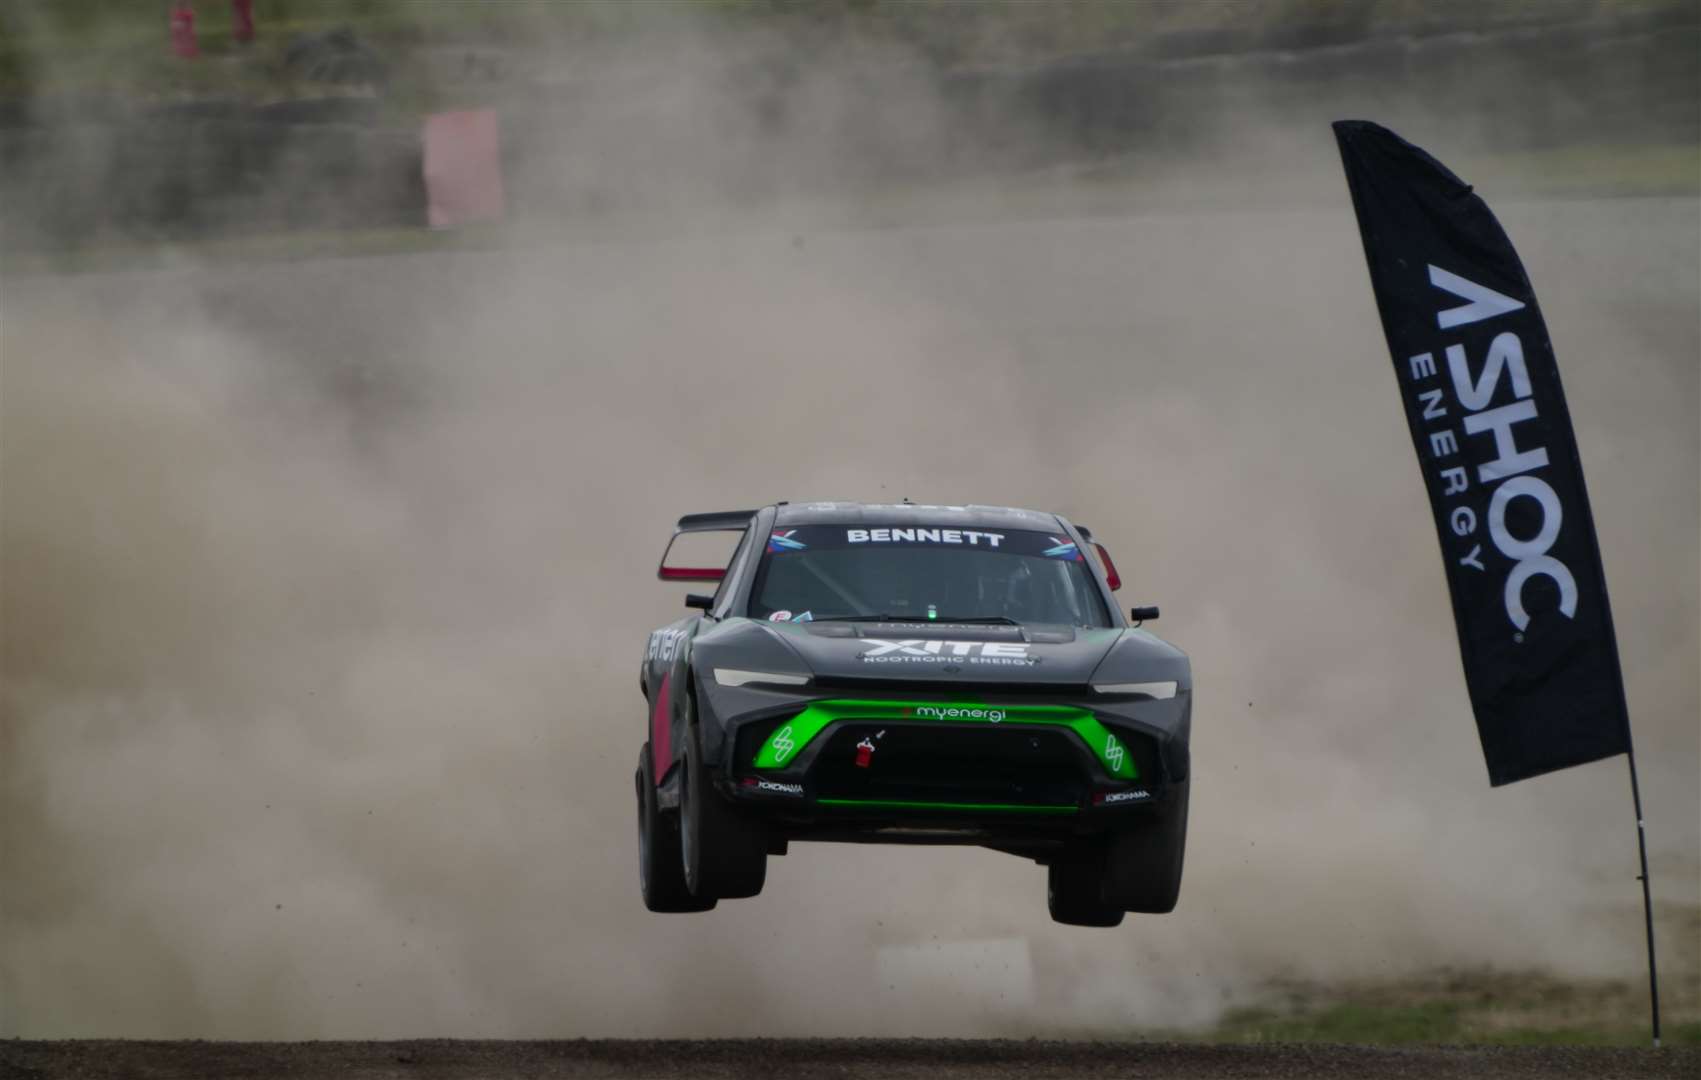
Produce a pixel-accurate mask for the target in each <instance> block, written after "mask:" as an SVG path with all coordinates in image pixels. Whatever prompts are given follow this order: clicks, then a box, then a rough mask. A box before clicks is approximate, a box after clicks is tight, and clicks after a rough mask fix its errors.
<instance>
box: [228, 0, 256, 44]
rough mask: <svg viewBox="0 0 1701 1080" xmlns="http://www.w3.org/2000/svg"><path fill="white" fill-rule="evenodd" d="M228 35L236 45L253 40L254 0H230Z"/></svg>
mask: <svg viewBox="0 0 1701 1080" xmlns="http://www.w3.org/2000/svg"><path fill="white" fill-rule="evenodd" d="M230 36H231V37H232V38H233V39H234V40H235V41H236V43H237V44H238V45H246V44H248V43H249V42H250V41H253V40H254V0H230Z"/></svg>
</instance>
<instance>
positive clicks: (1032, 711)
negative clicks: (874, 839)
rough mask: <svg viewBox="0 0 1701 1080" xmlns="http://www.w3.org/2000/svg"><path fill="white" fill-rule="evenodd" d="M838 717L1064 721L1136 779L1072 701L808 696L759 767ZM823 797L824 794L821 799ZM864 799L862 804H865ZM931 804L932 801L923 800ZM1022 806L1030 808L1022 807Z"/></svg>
mask: <svg viewBox="0 0 1701 1080" xmlns="http://www.w3.org/2000/svg"><path fill="white" fill-rule="evenodd" d="M840 720H870V721H875V722H879V721H882V720H890V721H894V722H901V723H906V724H916V723H921V724H927V723H940V724H1018V725H1023V726H1027V725H1043V726H1047V727H1066V728H1068V729H1069V730H1071V731H1073V732H1074V733H1075V734H1076V735H1077V736H1079V737H1080V739H1081V741H1083V742H1085V743H1086V744H1087V746H1088V748H1089V749H1091V750H1092V752H1093V756H1095V757H1097V758H1098V760H1099V764H1100V765H1103V766H1104V770H1105V772H1107V773H1109V774H1110V775H1111V776H1113V777H1115V778H1116V779H1118V780H1138V779H1139V778H1140V774H1139V771H1138V770H1137V769H1135V767H1134V755H1133V754H1130V753H1129V752H1128V748H1127V747H1126V746H1123V745H1122V740H1120V739H1118V738H1117V737H1116V735H1115V734H1114V733H1113V732H1112V731H1111V730H1110V729H1109V728H1107V727H1105V726H1104V725H1103V724H1101V723H1099V720H1098V717H1096V716H1094V715H1093V714H1092V713H1090V712H1088V711H1087V710H1085V709H1077V708H1075V707H1074V706H1072V705H977V704H972V703H958V704H945V703H938V704H936V703H934V702H929V701H854V700H844V699H834V700H831V701H816V702H811V703H810V704H809V706H808V707H807V708H805V709H804V710H803V711H802V712H800V713H798V714H797V715H796V716H794V717H792V718H791V719H790V720H787V721H786V722H785V723H783V724H781V725H780V726H779V727H777V728H775V729H774V733H773V734H772V735H769V736H768V741H767V742H765V743H763V744H762V748H761V749H760V750H758V751H757V752H756V760H755V762H753V764H754V765H755V767H756V768H758V769H783V768H785V766H786V764H787V763H788V762H790V761H791V760H792V759H794V758H796V757H797V755H798V754H800V753H801V752H802V751H803V748H804V747H806V746H808V745H809V743H810V742H811V741H812V740H813V739H814V738H815V737H816V736H817V735H819V734H821V732H823V731H825V730H826V729H827V727H828V725H830V724H833V723H835V722H837V721H840ZM825 801H826V800H823V802H825ZM864 805H866V804H864ZM926 805H934V804H926ZM1022 809H1035V808H1034V807H1023V808H1022Z"/></svg>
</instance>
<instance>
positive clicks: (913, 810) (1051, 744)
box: [636, 503, 1192, 926]
mask: <svg viewBox="0 0 1701 1080" xmlns="http://www.w3.org/2000/svg"><path fill="white" fill-rule="evenodd" d="M710 531H727V532H737V533H740V534H742V535H741V538H740V540H739V541H738V546H737V549H736V550H735V551H734V553H733V555H732V558H731V560H730V562H729V564H728V565H727V566H726V567H725V568H724V569H721V568H701V567H697V568H692V567H672V566H669V565H668V562H667V554H666V553H664V554H663V556H662V566H661V569H660V571H659V576H660V577H661V579H662V580H664V581H718V582H719V583H720V584H719V587H718V588H717V590H716V592H715V594H714V595H713V596H712V597H711V596H688V597H686V600H685V603H686V606H687V607H691V608H694V609H697V610H698V611H699V612H701V613H700V614H694V615H691V616H689V617H687V618H685V619H682V620H680V621H678V622H675V623H672V624H670V625H668V626H666V627H663V628H662V629H660V630H657V631H656V632H655V633H653V634H651V635H650V641H649V649H648V652H647V653H646V656H645V659H644V666H643V671H642V675H641V677H640V682H641V685H642V688H643V692H644V696H645V698H646V699H648V702H649V714H650V719H649V741H648V742H647V743H646V744H645V746H644V748H643V750H642V751H641V752H640V753H639V755H638V773H637V777H636V784H637V795H638V831H639V852H640V884H641V887H642V890H643V896H644V903H645V905H646V906H647V907H648V908H649V909H650V910H651V911H706V910H708V909H710V908H712V907H714V906H715V904H716V902H717V901H719V900H723V899H728V898H732V897H744V896H754V895H756V894H757V893H758V892H760V891H761V889H762V883H763V879H764V877H765V876H766V873H767V860H768V857H769V856H770V855H783V854H785V852H786V845H787V844H788V843H789V842H790V841H793V840H838V841H852V842H860V843H897V844H974V845H980V846H982V847H988V848H992V849H994V850H996V851H1003V852H1008V853H1010V854H1012V855H1017V856H1020V857H1023V858H1031V859H1033V860H1034V861H1036V862H1038V863H1040V864H1042V865H1044V866H1046V867H1047V880H1048V886H1049V888H1048V890H1047V892H1048V899H1049V906H1050V910H1051V916H1052V918H1054V919H1056V920H1057V921H1058V922H1062V923H1070V924H1073V925H1077V926H1115V925H1117V924H1119V923H1120V922H1121V921H1122V916H1123V913H1124V912H1130V911H1132V912H1166V911H1170V910H1172V909H1174V907H1175V902H1176V897H1177V894H1178V893H1179V891H1180V887H1181V867H1182V857H1183V852H1184V849H1185V844H1186V839H1187V792H1188V735H1189V723H1190V709H1191V704H1192V677H1191V672H1190V668H1189V665H1188V661H1187V657H1186V655H1185V654H1184V653H1182V652H1180V651H1179V650H1177V649H1175V648H1174V647H1172V646H1171V645H1169V644H1167V643H1166V642H1164V641H1161V640H1159V639H1158V638H1156V637H1154V636H1152V635H1151V634H1149V633H1147V632H1145V631H1143V630H1140V629H1137V628H1135V627H1131V626H1130V625H1129V624H1128V622H1127V621H1125V620H1124V619H1123V616H1122V613H1121V612H1120V611H1119V610H1118V609H1117V606H1116V604H1115V602H1114V600H1113V598H1112V596H1111V594H1112V592H1113V591H1114V590H1116V589H1117V588H1118V587H1119V586H1120V584H1121V582H1120V581H1119V580H1118V578H1117V574H1116V568H1115V566H1114V564H1113V563H1112V562H1111V561H1110V557H1109V554H1108V553H1107V552H1106V551H1105V550H1104V548H1103V547H1102V546H1100V545H1098V544H1095V543H1093V540H1092V536H1091V534H1090V533H1089V532H1088V531H1087V530H1086V529H1084V528H1080V527H1078V526H1075V525H1072V524H1070V523H1069V522H1068V521H1066V520H1065V519H1063V518H1061V517H1058V516H1056V515H1053V514H1042V513H1036V512H1034V511H1031V510H1015V509H1006V508H998V507H984V506H967V507H945V506H917V505H911V504H908V503H904V504H900V505H895V506H876V505H865V504H860V503H810V504H805V505H790V504H786V503H780V504H778V505H777V506H770V507H766V508H764V509H762V510H754V511H746V510H741V511H732V512H728V513H716V514H692V515H688V516H686V517H683V518H681V519H680V520H679V525H678V529H677V531H676V532H675V533H674V539H675V540H677V539H678V538H679V536H680V535H681V534H683V533H696V532H710ZM672 546H673V545H672V542H671V541H670V543H669V551H671V550H672ZM1089 547H1090V548H1092V549H1094V551H1095V552H1096V555H1097V557H1096V558H1093V557H1089V555H1088V549H1089ZM1132 615H1133V616H1134V619H1135V620H1136V624H1137V623H1138V621H1139V620H1143V619H1151V618H1155V617H1156V616H1157V610H1156V609H1155V608H1135V609H1133V611H1132Z"/></svg>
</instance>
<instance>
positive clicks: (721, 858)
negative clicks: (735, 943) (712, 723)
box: [679, 724, 768, 900]
mask: <svg viewBox="0 0 1701 1080" xmlns="http://www.w3.org/2000/svg"><path fill="white" fill-rule="evenodd" d="M682 764H683V768H684V771H683V773H682V774H681V776H680V778H679V779H680V784H681V790H680V793H679V818H680V856H681V862H682V863H683V865H684V870H685V882H686V884H687V885H688V886H689V887H690V889H691V892H692V894H693V895H695V896H698V897H703V898H706V899H708V898H712V899H716V900H726V899H732V898H735V897H743V896H755V895H756V894H757V893H759V892H761V891H762V883H763V881H764V880H765V879H766V878H767V876H768V835H767V830H765V829H764V828H762V826H761V823H760V822H757V821H754V820H752V819H751V818H750V817H749V816H748V815H746V814H744V813H742V812H741V811H740V810H739V808H738V807H736V806H734V805H733V804H732V803H731V802H729V801H728V800H727V799H726V798H724V797H723V796H722V795H721V793H720V792H718V791H716V790H715V786H714V782H713V780H712V778H711V774H710V771H709V768H708V766H707V764H706V763H705V762H704V760H703V751H702V747H701V745H700V743H699V741H698V737H697V728H696V725H695V724H692V725H691V726H689V727H688V728H687V729H686V743H685V761H684V762H683V763H682Z"/></svg>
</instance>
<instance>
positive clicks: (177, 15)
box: [171, 0, 201, 60]
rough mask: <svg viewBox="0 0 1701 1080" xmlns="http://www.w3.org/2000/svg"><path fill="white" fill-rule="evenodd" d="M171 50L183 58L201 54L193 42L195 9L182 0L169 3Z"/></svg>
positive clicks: (191, 57) (192, 57) (189, 58)
mask: <svg viewBox="0 0 1701 1080" xmlns="http://www.w3.org/2000/svg"><path fill="white" fill-rule="evenodd" d="M171 51H172V52H173V53H175V54H176V55H177V56H179V57H181V58H182V59H184V60H193V59H195V58H196V57H197V56H200V55H201V49H200V47H199V46H198V45H196V44H195V9H194V7H192V6H191V5H190V4H188V3H187V2H183V0H180V2H179V3H176V4H173V5H171Z"/></svg>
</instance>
